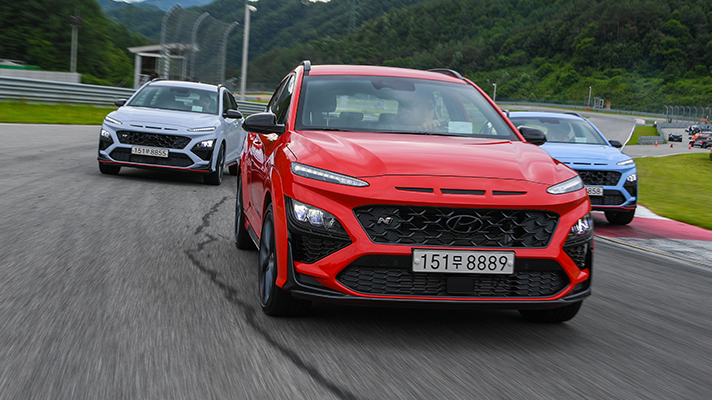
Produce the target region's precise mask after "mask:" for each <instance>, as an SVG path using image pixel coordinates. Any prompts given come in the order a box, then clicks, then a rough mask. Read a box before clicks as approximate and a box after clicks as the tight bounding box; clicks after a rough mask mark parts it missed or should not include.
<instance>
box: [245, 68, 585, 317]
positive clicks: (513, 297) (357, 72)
mask: <svg viewBox="0 0 712 400" xmlns="http://www.w3.org/2000/svg"><path fill="white" fill-rule="evenodd" d="M274 93H275V95H274V96H273V97H272V99H271V100H270V103H269V104H268V106H267V112H264V113H258V114H253V115H250V116H249V117H247V118H246V119H245V124H244V126H245V130H246V131H247V132H248V133H247V135H248V136H247V139H246V140H245V147H244V149H243V151H242V153H241V162H240V166H239V168H240V173H239V175H238V181H237V191H236V202H235V211H236V212H235V237H234V240H235V244H236V246H237V247H238V248H241V249H248V248H255V247H256V248H258V249H259V256H255V257H251V258H254V259H256V260H258V270H257V271H258V273H257V279H256V281H257V282H256V283H258V287H259V291H258V293H259V301H260V304H261V306H262V310H263V311H264V312H265V313H266V314H268V315H277V316H286V315H295V314H297V315H298V314H301V313H303V312H306V310H307V309H308V307H309V305H310V302H311V301H312V300H317V301H319V300H320V301H341V302H347V303H362V304H366V303H368V304H372V305H374V304H375V305H378V304H380V305H382V306H391V305H397V304H400V305H406V304H408V305H411V306H421V307H430V306H465V307H506V308H513V309H517V310H519V311H520V313H521V314H522V315H523V316H524V317H526V318H528V319H533V320H535V321H541V322H562V321H566V320H568V319H570V318H572V317H573V316H574V315H575V314H576V313H577V311H578V309H579V307H580V306H581V302H582V301H583V299H584V298H585V297H586V296H588V294H589V293H590V290H591V289H590V281H589V279H588V278H589V276H590V274H591V266H592V264H591V263H592V260H593V258H592V257H593V223H592V220H591V215H590V209H591V205H590V200H589V197H588V196H587V195H586V191H585V189H584V184H583V181H582V180H581V177H580V176H578V174H576V173H575V172H574V171H572V170H571V169H569V168H567V167H566V166H564V165H563V164H561V163H558V162H555V161H554V160H553V159H552V158H551V157H550V156H549V155H548V154H547V153H546V152H545V151H543V150H542V149H540V148H539V147H538V146H536V144H542V143H543V142H544V134H543V133H542V132H540V131H538V130H536V129H524V130H522V131H517V130H516V129H515V128H514V126H512V125H511V123H510V122H509V121H508V120H507V119H506V117H505V116H504V114H503V113H502V112H501V111H500V110H499V108H497V106H496V105H495V104H494V102H493V101H492V100H491V99H489V98H488V97H487V95H486V94H485V93H484V92H483V91H482V90H481V89H480V88H478V87H477V86H475V84H474V83H472V82H471V81H470V80H468V79H466V78H463V77H462V76H461V75H460V74H459V73H457V72H455V71H451V70H434V71H417V70H411V69H402V68H389V67H375V66H365V65H316V66H312V65H311V63H310V62H308V61H305V62H303V63H302V64H301V65H300V66H298V67H297V68H295V69H294V70H292V71H291V72H290V73H289V74H287V75H286V76H285V78H284V79H283V80H282V82H281V83H280V85H279V87H278V88H277V90H275V92H274Z"/></svg>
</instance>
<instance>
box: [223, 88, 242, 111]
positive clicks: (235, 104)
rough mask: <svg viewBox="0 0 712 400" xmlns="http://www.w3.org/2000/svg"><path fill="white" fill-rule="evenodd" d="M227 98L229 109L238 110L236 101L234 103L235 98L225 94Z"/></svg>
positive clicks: (228, 93)
mask: <svg viewBox="0 0 712 400" xmlns="http://www.w3.org/2000/svg"><path fill="white" fill-rule="evenodd" d="M226 93H227V97H228V98H229V99H230V109H232V110H239V109H240V107H239V106H238V104H237V101H235V96H233V95H232V93H230V92H226Z"/></svg>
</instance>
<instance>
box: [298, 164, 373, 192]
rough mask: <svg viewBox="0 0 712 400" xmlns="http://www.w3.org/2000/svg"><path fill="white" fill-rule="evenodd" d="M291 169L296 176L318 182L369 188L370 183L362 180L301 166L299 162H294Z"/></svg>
mask: <svg viewBox="0 0 712 400" xmlns="http://www.w3.org/2000/svg"><path fill="white" fill-rule="evenodd" d="M291 168H292V172H294V174H295V175H298V176H301V177H304V178H309V179H315V180H317V181H322V182H330V183H336V184H339V185H346V186H356V187H365V186H368V182H364V181H362V180H361V179H357V178H353V177H350V176H347V175H342V174H337V173H336V172H331V171H327V170H325V169H320V168H314V167H310V166H308V165H304V164H300V163H297V162H293V163H292V166H291Z"/></svg>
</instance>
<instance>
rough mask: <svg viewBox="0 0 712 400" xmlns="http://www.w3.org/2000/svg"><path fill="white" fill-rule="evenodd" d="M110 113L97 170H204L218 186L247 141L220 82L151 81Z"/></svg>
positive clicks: (208, 180)
mask: <svg viewBox="0 0 712 400" xmlns="http://www.w3.org/2000/svg"><path fill="white" fill-rule="evenodd" d="M116 105H117V106H118V107H119V108H118V109H117V110H116V111H112V112H110V113H109V114H108V115H107V116H106V118H105V119H104V122H103V123H102V125H101V131H100V134H99V148H98V161H99V170H100V171H101V172H102V173H104V174H112V175H115V174H117V173H118V172H119V170H120V169H121V167H132V168H148V169H172V170H181V171H188V172H196V173H201V174H203V177H204V180H205V182H206V183H209V184H215V185H219V184H220V183H221V182H222V176H223V169H224V168H225V167H228V169H229V170H230V172H231V173H233V174H236V171H237V163H238V161H239V157H240V151H241V150H242V146H243V142H244V140H245V135H246V133H245V131H244V129H243V128H242V123H243V121H244V118H243V117H242V114H241V113H240V112H239V111H238V106H237V102H236V101H235V98H234V96H233V95H232V93H231V92H230V91H229V90H227V89H226V88H225V87H223V86H221V85H211V84H204V83H195V82H182V81H169V80H154V81H151V82H149V83H147V84H145V85H144V86H142V87H141V88H140V89H139V90H137V91H136V93H134V94H133V95H132V96H131V97H130V98H129V99H128V100H127V101H123V100H119V101H117V102H116Z"/></svg>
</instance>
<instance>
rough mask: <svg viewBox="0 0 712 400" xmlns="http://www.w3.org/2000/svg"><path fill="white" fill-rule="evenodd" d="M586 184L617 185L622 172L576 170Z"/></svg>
mask: <svg viewBox="0 0 712 400" xmlns="http://www.w3.org/2000/svg"><path fill="white" fill-rule="evenodd" d="M576 172H578V174H579V176H580V177H581V179H582V180H583V183H585V184H586V185H589V186H591V185H596V186H616V185H617V184H618V181H619V180H620V179H621V173H620V172H616V171H578V170H577V171H576Z"/></svg>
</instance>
